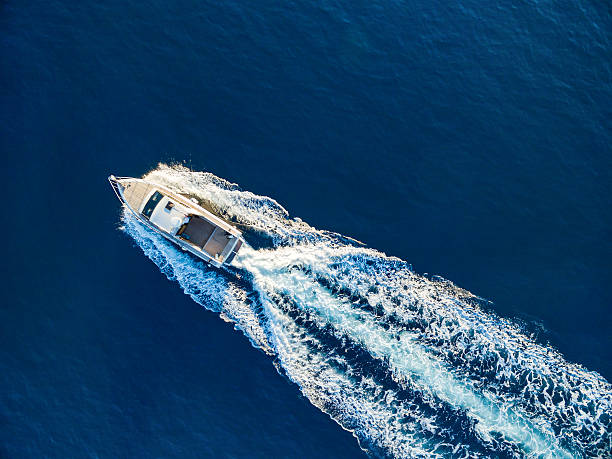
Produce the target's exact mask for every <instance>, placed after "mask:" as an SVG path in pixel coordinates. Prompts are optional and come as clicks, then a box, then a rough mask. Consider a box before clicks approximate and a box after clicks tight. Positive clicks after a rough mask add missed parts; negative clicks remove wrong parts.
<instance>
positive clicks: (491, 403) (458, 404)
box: [126, 164, 612, 457]
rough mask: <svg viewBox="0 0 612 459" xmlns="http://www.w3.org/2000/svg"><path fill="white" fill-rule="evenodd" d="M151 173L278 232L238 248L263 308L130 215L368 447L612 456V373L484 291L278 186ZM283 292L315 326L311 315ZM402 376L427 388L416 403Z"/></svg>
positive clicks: (190, 289)
mask: <svg viewBox="0 0 612 459" xmlns="http://www.w3.org/2000/svg"><path fill="white" fill-rule="evenodd" d="M146 178H147V179H149V180H153V181H156V182H158V183H160V184H163V185H166V186H168V187H169V188H172V189H174V190H175V191H179V192H182V193H184V194H189V195H192V196H195V197H198V199H201V200H204V201H205V202H207V203H208V204H209V205H211V206H212V207H214V208H215V210H216V211H217V212H219V213H220V214H221V215H223V216H225V218H227V219H230V220H232V221H233V222H235V223H237V224H240V225H243V228H245V229H246V233H245V234H246V236H247V240H248V236H249V235H250V234H251V232H255V233H257V234H262V235H264V236H266V237H267V238H268V239H269V240H270V241H271V242H272V245H271V246H270V245H269V244H268V246H269V247H274V248H275V249H274V250H261V249H260V250H254V249H251V248H250V247H249V246H248V245H246V246H244V248H243V249H242V250H241V252H240V254H239V256H238V257H237V259H236V263H237V264H241V263H242V267H243V268H244V270H245V271H248V272H249V273H250V274H251V275H252V276H253V281H252V284H253V285H252V288H254V289H255V290H256V291H258V292H259V298H260V303H261V304H260V306H258V307H255V306H254V305H253V304H252V302H250V301H249V298H250V297H251V295H252V294H253V292H252V291H249V289H248V288H246V287H245V286H244V285H242V284H239V283H236V282H233V281H231V280H230V278H229V277H227V276H225V275H224V274H220V273H219V272H217V271H215V270H212V269H211V268H208V267H206V266H205V265H204V264H203V263H200V262H196V261H195V260H194V259H193V258H191V257H190V256H188V255H186V254H184V253H182V252H180V251H179V250H176V249H175V248H174V247H173V246H172V245H171V244H170V243H168V242H167V241H165V240H164V239H163V238H160V237H157V236H155V235H153V234H151V233H150V232H149V231H148V230H147V229H146V228H144V227H142V226H141V225H140V224H139V223H137V222H135V221H131V220H130V219H129V218H127V220H126V231H127V232H128V234H130V235H131V236H132V237H133V238H134V239H135V240H136V242H137V243H138V245H139V246H140V247H141V248H142V249H143V250H144V251H145V253H146V254H147V255H148V256H149V257H150V258H151V259H152V260H153V261H154V262H155V263H156V264H157V265H158V266H159V267H160V269H161V270H162V272H164V274H166V276H168V278H170V279H175V280H177V281H178V282H179V284H180V285H181V287H182V288H183V290H184V291H185V293H187V294H189V295H190V296H191V297H192V298H194V300H195V301H197V302H198V303H200V304H202V305H203V306H205V307H207V308H209V309H212V310H215V311H219V312H220V313H221V315H222V316H223V317H225V318H226V319H227V320H231V321H233V322H234V323H235V324H236V327H237V328H239V329H241V330H242V331H243V332H244V333H245V334H246V335H247V336H248V337H249V339H250V340H251V341H252V343H253V344H254V345H256V346H258V347H261V348H262V349H264V350H265V351H266V352H267V353H269V354H271V355H274V356H275V357H276V358H277V360H278V363H279V365H280V368H281V369H282V371H283V372H285V373H286V374H287V375H288V376H289V378H290V379H292V380H293V381H295V382H296V383H297V384H298V385H299V386H300V388H301V390H302V392H303V393H304V394H305V395H306V396H307V397H308V398H309V400H311V402H312V403H313V404H314V405H316V406H318V407H319V408H321V409H322V410H324V411H325V412H327V413H329V414H330V415H331V416H332V417H333V418H334V419H335V420H336V421H337V422H339V423H340V424H341V425H342V426H343V427H344V428H346V429H349V430H351V431H353V432H354V433H355V435H356V436H357V437H358V438H359V439H360V442H361V444H362V446H363V447H364V448H365V449H370V450H374V451H376V450H377V449H378V448H380V450H381V451H382V453H383V454H391V455H394V456H397V457H432V456H435V455H437V454H438V455H442V456H448V455H453V456H459V455H463V456H465V457H468V456H469V457H479V456H484V457H488V456H502V455H517V456H519V455H520V456H524V455H529V456H532V457H547V456H548V457H564V456H567V455H568V454H570V452H571V453H573V454H574V455H580V454H582V453H583V452H584V454H585V455H590V456H598V457H601V456H605V455H607V454H608V453H609V451H610V450H612V424H611V422H612V421H611V418H612V390H611V386H610V384H609V383H608V382H607V381H605V379H603V378H602V377H601V376H600V375H597V374H596V373H594V372H589V371H588V370H585V369H584V368H582V367H580V366H578V365H572V364H569V363H568V362H566V361H565V360H564V359H563V357H562V356H561V355H560V354H559V353H558V352H556V351H554V350H552V349H550V348H546V347H543V346H541V345H539V344H537V343H535V342H534V341H533V340H532V339H530V338H529V337H528V336H525V334H524V333H522V332H521V329H520V328H519V327H517V326H516V325H515V324H514V323H512V322H511V321H509V320H506V319H501V318H499V317H496V316H495V315H494V314H490V313H485V312H483V311H482V310H481V309H480V308H479V306H478V305H477V304H476V303H475V301H474V300H476V299H477V298H476V297H474V295H472V294H471V293H469V292H466V291H464V290H461V289H459V288H458V287H456V286H455V285H453V284H452V283H451V282H448V281H444V280H433V279H427V278H425V277H423V276H420V275H418V274H415V273H414V272H412V270H411V269H410V267H409V265H407V264H406V263H405V262H402V261H401V260H399V259H397V258H390V257H386V256H385V255H384V254H381V253H379V252H376V251H375V250H371V249H364V248H356V247H353V246H351V245H350V244H349V243H347V240H346V239H345V238H343V237H342V236H340V235H336V234H333V233H329V232H325V231H319V230H316V229H314V228H312V227H310V226H309V225H307V224H306V223H304V222H302V221H301V220H299V219H290V218H289V215H288V213H287V211H286V210H285V209H284V208H282V206H280V205H279V204H278V203H277V202H276V201H274V200H273V199H271V198H268V197H264V196H257V195H254V194H253V193H250V192H247V191H242V190H240V188H239V187H238V186H237V185H235V184H231V183H229V182H227V181H225V180H223V179H220V178H218V177H215V176H214V175H213V174H209V173H202V172H191V171H189V170H188V169H186V168H183V167H180V166H166V165H163V164H162V165H159V166H158V168H156V169H155V170H154V171H152V172H150V173H149V174H147V176H146ZM294 267H297V268H296V269H294ZM277 292H280V293H282V294H284V295H286V296H287V297H289V298H290V299H291V301H292V302H293V303H292V304H293V305H294V306H292V307H295V308H297V309H299V311H302V313H304V314H308V317H311V318H312V320H314V322H313V325H312V326H311V325H308V326H306V325H301V324H300V320H299V319H300V317H298V319H296V317H295V315H293V313H290V311H287V310H286V306H283V305H282V304H281V303H282V301H281V303H279V299H278V297H277V296H275V295H276V293H277ZM364 305H365V306H364ZM373 310H375V312H372V311H373ZM309 320H310V319H309ZM309 327H310V328H309ZM328 330H331V332H330V333H333V335H334V336H336V337H346V339H348V340H349V341H350V342H353V343H356V345H357V346H358V347H359V348H360V349H363V351H364V352H365V353H366V354H365V355H368V354H369V355H370V356H371V357H368V358H371V359H372V361H371V362H369V363H368V361H367V359H366V361H364V362H360V361H356V360H355V359H354V358H353V359H352V360H351V361H350V362H349V361H347V360H346V359H345V358H344V354H343V353H344V352H347V349H343V345H342V344H338V343H342V342H344V338H341V340H340V341H338V342H337V343H336V344H335V345H334V346H336V347H337V349H336V348H333V347H332V348H330V344H329V343H327V342H325V341H326V339H325V338H324V336H325V333H328ZM320 333H323V335H322V336H323V337H319V336H318V335H319V334H320ZM320 339H323V340H324V341H320ZM375 362H381V363H380V364H381V365H386V367H388V369H389V371H391V372H393V374H394V375H395V376H397V384H399V385H400V386H399V387H398V388H397V389H393V388H392V387H391V386H393V384H391V385H389V384H387V383H383V382H382V381H381V380H379V379H377V377H374V378H372V377H369V376H367V374H368V370H367V369H368V366H372V365H377V364H376V363H375ZM382 362H384V363H382ZM381 384H383V385H382V386H381ZM384 384H387V385H386V386H385V387H383V386H384ZM394 384H395V383H394ZM402 385H405V386H406V387H409V388H411V390H412V389H414V388H416V389H417V390H418V391H420V392H422V394H423V397H424V398H422V399H419V400H420V401H419V402H415V400H413V399H411V397H412V396H411V395H409V394H406V393H403V392H402V389H401V386H402ZM398 391H399V392H398ZM406 397H408V398H406ZM417 398H418V397H417ZM436 400H440V401H441V402H438V401H436ZM445 406H450V407H455V409H458V410H460V411H458V416H463V415H462V414H460V413H461V412H465V413H467V414H468V416H469V417H470V418H471V419H473V420H475V421H477V422H476V424H475V427H470V425H465V426H461V427H458V426H453V425H449V420H448V419H449V416H448V413H449V411H448V409H447V408H445ZM449 409H451V410H452V408H449ZM444 413H445V414H444ZM451 413H452V411H451ZM451 417H452V415H451ZM466 419H467V418H466ZM470 432H471V433H470ZM497 433H501V434H502V435H503V437H504V438H505V439H506V440H507V441H505V442H503V441H502V442H501V443H500V441H499V440H498V438H499V436H498V434H497ZM462 435H463V437H462ZM508 445H509V446H508ZM508 448H510V449H508ZM517 448H520V449H517ZM376 454H378V453H376Z"/></svg>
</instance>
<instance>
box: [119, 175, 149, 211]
mask: <svg viewBox="0 0 612 459" xmlns="http://www.w3.org/2000/svg"><path fill="white" fill-rule="evenodd" d="M154 189H155V187H154V186H153V185H149V184H147V183H143V182H127V183H126V184H125V188H124V190H123V197H124V198H125V200H126V201H127V203H128V204H129V205H130V207H131V208H132V209H134V210H135V211H136V212H140V207H141V206H142V201H143V200H144V199H145V198H146V197H147V195H148V194H149V193H150V192H151V191H152V190H154Z"/></svg>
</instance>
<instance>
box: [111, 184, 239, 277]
mask: <svg viewBox="0 0 612 459" xmlns="http://www.w3.org/2000/svg"><path fill="white" fill-rule="evenodd" d="M108 181H109V182H110V184H111V186H112V187H113V190H114V191H115V194H116V195H117V197H118V198H119V200H120V201H121V202H122V203H123V205H124V206H125V207H126V208H127V209H128V210H129V211H130V212H131V213H132V214H133V215H134V216H135V217H136V218H137V219H138V220H139V221H141V222H142V223H143V224H144V225H146V226H147V227H149V228H151V229H152V230H153V231H155V232H156V233H158V234H160V235H161V236H163V237H164V238H166V239H168V240H169V241H171V242H173V243H174V244H176V245H177V246H179V247H180V248H181V249H183V250H185V251H187V252H190V253H192V254H193V255H195V256H196V257H199V258H201V259H202V260H204V261H206V262H208V263H210V264H211V265H213V266H216V267H217V268H220V267H221V266H223V265H228V264H230V263H231V262H232V260H233V259H234V257H235V256H236V253H237V252H238V250H239V249H240V247H241V246H242V244H243V243H244V239H243V237H242V233H241V232H240V231H239V230H238V229H236V228H234V227H233V226H232V225H230V224H229V223H227V222H226V221H224V220H222V219H221V218H219V217H218V216H216V215H214V214H213V213H212V212H210V211H208V210H206V209H204V208H203V207H201V206H200V205H199V203H198V202H197V200H196V199H195V198H189V197H187V196H183V195H181V194H179V193H175V192H173V191H171V190H169V189H168V188H166V187H164V186H161V185H158V184H156V183H153V182H149V181H147V180H143V179H137V178H132V177H115V176H114V175H111V176H110V177H108Z"/></svg>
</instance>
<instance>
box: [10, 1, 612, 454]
mask: <svg viewBox="0 0 612 459" xmlns="http://www.w3.org/2000/svg"><path fill="white" fill-rule="evenodd" d="M611 56H612V10H611V9H610V6H609V5H607V4H606V2H596V1H586V0H576V1H558V2H551V1H538V2H535V1H510V0H501V1H498V2H496V3H490V4H483V3H482V2H476V1H474V0H466V1H462V2H456V3H448V2H427V1H419V0H407V1H405V2H381V1H367V2H361V1H344V0H341V1H336V2H331V1H323V2H268V1H266V0H263V1H260V2H237V1H227V2H208V1H194V0H177V1H173V2H162V1H159V0H141V1H127V2H126V1H107V2H88V1H82V2H67V1H59V0H53V1H45V2H42V1H31V2H10V1H9V2H2V3H0V62H1V67H0V152H1V153H2V160H3V170H4V171H5V172H4V174H3V186H2V189H3V192H2V195H3V200H2V203H3V209H4V210H3V212H2V213H1V215H2V226H3V228H4V235H5V237H4V240H5V244H4V251H3V254H4V257H3V258H4V260H3V263H2V279H3V281H2V292H3V293H2V302H1V303H0V457H5V456H6V457H40V456H43V455H44V456H48V457H85V456H91V457H218V456H228V457H318V456H325V457H358V456H360V455H363V453H362V452H361V450H360V449H359V445H358V442H357V441H356V440H355V438H353V436H352V435H351V433H349V432H347V431H344V430H343V429H342V428H341V427H340V426H338V424H336V423H335V422H334V421H332V420H331V419H330V417H329V416H328V415H327V414H326V413H324V412H322V411H320V410H319V409H317V408H315V407H314V406H313V405H312V404H311V403H310V402H309V400H308V399H307V398H305V397H304V396H302V395H300V388H299V387H298V386H297V385H296V384H293V383H292V382H290V381H289V380H288V379H287V378H283V377H282V376H280V375H279V373H278V372H277V370H276V369H275V367H274V366H273V364H272V359H270V358H269V357H268V356H266V355H265V354H264V353H263V352H261V351H259V350H257V349H255V348H254V347H253V346H251V344H250V343H249V341H248V340H247V339H246V338H245V337H244V336H243V335H242V333H240V332H236V331H234V330H233V328H232V325H230V324H228V323H226V322H223V321H221V320H219V317H218V315H217V314H215V313H211V312H208V311H206V310H205V309H202V308H201V307H199V306H198V305H196V304H195V303H194V302H193V301H192V299H191V298H190V297H189V296H186V295H185V294H184V293H183V291H182V290H181V288H179V287H178V286H177V284H176V283H175V282H170V281H168V280H166V277H164V276H163V275H162V274H160V271H159V269H158V268H157V267H156V266H155V265H154V264H153V263H151V261H150V260H149V259H148V258H147V257H145V256H143V253H142V251H141V250H140V249H139V248H138V247H137V246H136V244H135V242H134V240H133V239H132V238H130V237H129V235H126V233H125V232H123V231H120V230H118V227H119V226H120V225H121V222H120V212H119V204H118V202H117V201H116V198H115V197H114V196H113V194H112V192H111V190H110V188H109V186H108V184H107V182H106V176H107V175H108V174H109V173H115V174H118V175H128V176H141V175H143V174H145V173H146V172H148V171H150V170H151V169H153V168H155V167H156V166H157V164H158V163H159V162H165V163H173V162H178V163H181V164H185V165H186V166H188V167H190V168H191V169H193V170H195V171H203V170H206V171H210V172H212V173H214V174H215V175H216V176H219V177H223V178H225V179H228V180H230V181H232V182H236V183H238V184H239V185H240V186H241V188H242V189H244V190H249V191H251V192H253V193H256V194H257V195H262V196H270V197H272V198H274V199H276V200H277V201H278V202H280V203H281V204H282V205H283V206H284V207H285V208H286V209H288V211H289V212H290V213H291V215H292V216H299V217H301V218H302V219H303V220H304V221H306V222H308V223H309V224H310V225H312V226H314V227H316V228H321V229H328V230H332V231H335V232H338V233H341V234H344V235H347V236H351V237H354V238H356V239H358V240H360V241H363V242H364V243H365V244H366V245H367V246H368V247H371V248H374V249H377V250H380V251H382V252H385V253H386V254H388V255H392V256H397V257H399V258H401V259H402V260H405V261H407V262H408V263H411V264H412V265H413V267H414V270H415V272H417V273H430V274H437V275H440V276H443V277H444V278H446V279H449V280H451V281H452V282H454V283H455V284H456V285H458V286H460V287H463V288H465V289H467V290H469V291H471V292H473V293H475V294H477V295H479V296H481V297H483V298H486V299H488V300H490V301H491V302H492V303H491V304H488V305H486V308H485V309H487V310H489V311H492V312H495V313H497V314H498V315H500V316H502V317H507V318H510V319H512V320H513V321H515V322H516V323H519V324H522V326H523V327H524V330H525V333H534V335H535V339H536V340H537V342H538V343H540V344H542V345H546V344H547V343H550V345H551V346H552V347H554V348H556V349H557V350H559V351H560V353H561V354H563V356H564V357H565V359H566V360H567V361H568V362H573V363H577V364H580V365H583V366H584V367H586V368H588V369H589V370H592V371H595V372H598V373H599V374H601V375H602V376H603V377H604V378H606V379H607V380H608V381H610V380H611V379H612V353H611V349H612V312H611V309H610V307H611V305H612V291H611V289H610V285H611V283H612V263H611V262H610V260H611V259H612V240H611V236H612V233H611V230H610V227H611V225H612V197H611V196H612V193H611V191H612V190H611V188H612V187H611V184H612V147H611V145H612V108H611V107H612V67H611V64H610V63H611V62H612V60H611V59H610V57H611ZM608 416H609V413H608ZM608 419H609V417H608ZM607 425H608V426H609V425H610V424H609V421H608V424H607ZM608 438H609V437H608ZM361 440H363V439H361ZM608 441H609V440H608ZM466 442H467V443H468V444H469V443H470V441H469V440H466ZM362 443H363V442H362ZM577 451H578V453H579V452H580V449H578V450H577ZM378 453H380V451H378ZM498 453H499V451H498ZM375 454H376V452H375ZM499 454H501V453H499Z"/></svg>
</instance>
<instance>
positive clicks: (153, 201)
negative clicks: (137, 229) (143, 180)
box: [142, 191, 164, 218]
mask: <svg viewBox="0 0 612 459" xmlns="http://www.w3.org/2000/svg"><path fill="white" fill-rule="evenodd" d="M163 197H164V195H163V194H161V193H160V192H159V191H156V192H155V193H153V195H152V196H151V197H150V198H149V200H148V201H147V203H146V204H145V206H144V209H142V215H144V216H145V217H147V218H151V214H152V213H153V211H154V210H155V207H156V206H157V204H159V201H161V198H163Z"/></svg>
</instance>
